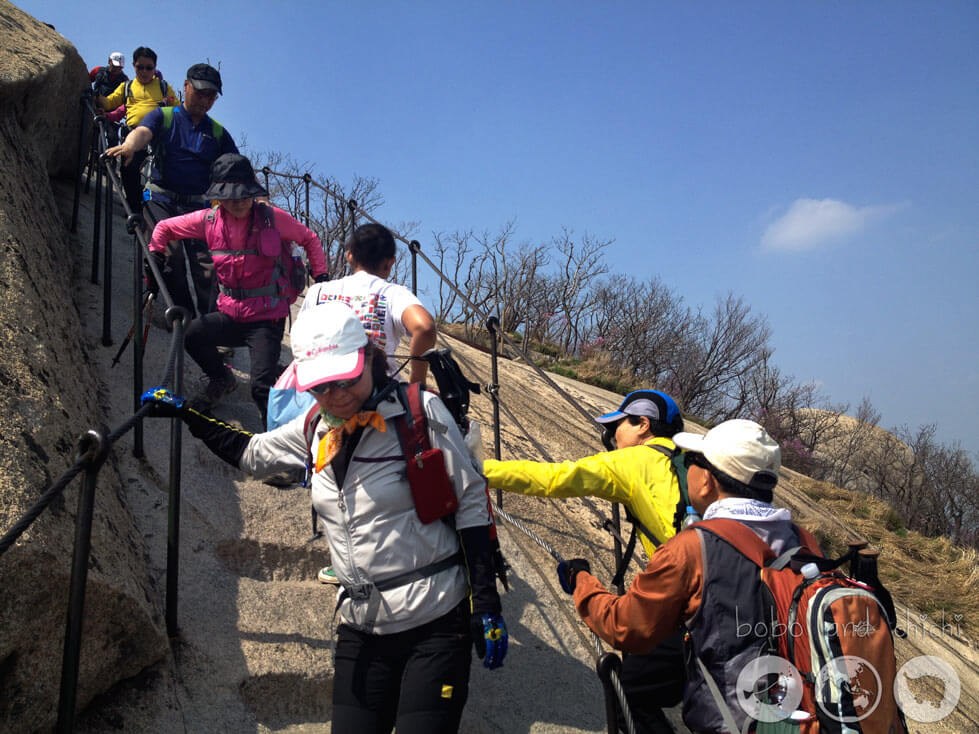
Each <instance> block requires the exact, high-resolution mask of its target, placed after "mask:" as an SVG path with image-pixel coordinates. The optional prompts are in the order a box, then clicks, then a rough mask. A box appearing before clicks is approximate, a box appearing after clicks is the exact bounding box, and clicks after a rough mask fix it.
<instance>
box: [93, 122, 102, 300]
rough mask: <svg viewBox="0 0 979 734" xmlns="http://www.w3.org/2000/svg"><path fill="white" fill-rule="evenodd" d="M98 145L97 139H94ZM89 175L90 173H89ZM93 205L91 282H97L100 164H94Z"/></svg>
mask: <svg viewBox="0 0 979 734" xmlns="http://www.w3.org/2000/svg"><path fill="white" fill-rule="evenodd" d="M96 145H98V141H96ZM90 175H91V174H90ZM93 201H94V202H95V206H94V207H93V209H94V212H93V217H92V219H93V223H92V283H93V284H94V285H98V282H99V228H100V227H101V226H102V166H101V164H100V163H97V164H96V166H95V199H94V200H93Z"/></svg>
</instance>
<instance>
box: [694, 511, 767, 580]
mask: <svg viewBox="0 0 979 734" xmlns="http://www.w3.org/2000/svg"><path fill="white" fill-rule="evenodd" d="M690 527H694V528H700V529H701V530H705V531H707V532H709V533H710V534H712V535H716V536H717V537H718V538H720V539H721V540H723V541H725V542H726V543H727V544H728V545H730V546H732V547H733V548H734V549H735V550H736V551H738V552H739V553H740V554H741V555H743V556H744V557H745V558H747V559H748V560H749V561H751V562H752V563H754V564H755V565H756V566H758V567H759V568H765V566H766V565H768V563H769V562H770V561H771V560H772V559H773V558H775V551H773V550H772V549H771V547H769V545H768V543H766V542H765V541H764V540H762V539H761V538H759V537H758V536H757V535H756V534H755V532H754V531H753V530H752V529H751V528H749V527H748V526H747V525H745V524H744V523H741V522H738V521H737V520H731V519H729V518H720V517H718V518H715V519H713V520H701V521H700V522H698V523H695V524H694V525H691V526H690Z"/></svg>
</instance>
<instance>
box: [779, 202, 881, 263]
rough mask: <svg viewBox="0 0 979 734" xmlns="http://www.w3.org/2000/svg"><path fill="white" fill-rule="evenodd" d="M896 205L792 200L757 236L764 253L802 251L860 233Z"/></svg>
mask: <svg viewBox="0 0 979 734" xmlns="http://www.w3.org/2000/svg"><path fill="white" fill-rule="evenodd" d="M899 208H900V206H897V205H890V204H888V205H885V206H864V207H855V206H853V205H852V204H847V203H846V202H845V201H837V200H836V199H796V200H795V201H794V202H792V206H790V207H789V210H788V211H787V212H786V213H785V214H784V215H782V216H781V217H779V218H778V219H776V220H775V221H774V222H772V223H771V224H770V225H768V229H766V230H765V234H763V235H762V237H761V244H762V248H763V249H765V250H783V251H788V252H802V251H804V250H814V249H816V248H817V247H820V246H821V245H824V244H827V243H829V242H832V241H834V240H839V239H842V238H843V237H846V236H848V235H852V234H855V233H857V232H861V231H862V230H864V229H865V228H866V227H867V225H868V224H870V223H871V222H873V221H876V220H879V219H883V218H884V217H888V216H890V215H891V214H893V213H894V212H895V211H897V210H898V209H899Z"/></svg>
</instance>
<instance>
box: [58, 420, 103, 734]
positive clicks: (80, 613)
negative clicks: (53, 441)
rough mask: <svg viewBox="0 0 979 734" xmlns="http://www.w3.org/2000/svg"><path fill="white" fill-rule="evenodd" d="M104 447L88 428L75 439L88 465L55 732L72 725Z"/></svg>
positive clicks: (77, 526) (73, 562) (78, 522)
mask: <svg viewBox="0 0 979 734" xmlns="http://www.w3.org/2000/svg"><path fill="white" fill-rule="evenodd" d="M108 449H109V447H108V444H107V443H106V442H105V439H104V438H103V437H102V435H101V434H100V433H98V432H96V431H88V432H87V433H85V434H84V435H83V436H82V437H81V438H80V439H79V441H78V453H79V454H80V455H81V458H84V459H85V460H86V462H87V464H88V466H87V467H86V468H85V478H84V481H83V482H82V488H81V491H80V492H79V494H78V513H77V515H76V516H75V548H74V551H73V553H72V557H71V590H70V592H69V596H68V618H67V621H66V622H65V646H64V654H63V655H62V658H61V691H60V694H59V697H58V724H57V731H59V732H70V731H71V730H72V726H73V724H74V718H75V701H76V698H77V693H78V664H79V658H80V652H81V646H82V623H83V621H84V618H85V584H86V582H87V581H88V559H89V554H90V552H91V549H92V517H93V513H94V508H95V485H96V480H97V479H98V474H99V469H101V468H102V464H103V462H104V461H105V457H106V455H107V452H108Z"/></svg>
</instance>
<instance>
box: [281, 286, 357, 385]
mask: <svg viewBox="0 0 979 734" xmlns="http://www.w3.org/2000/svg"><path fill="white" fill-rule="evenodd" d="M290 340H291V342H292V356H293V358H294V362H295V365H296V387H297V388H298V389H299V390H300V391H305V390H308V389H309V388H311V387H312V386H313V385H318V384H320V383H321V382H327V381H330V380H346V379H349V378H351V377H356V376H357V375H359V374H360V373H361V372H362V371H363V369H364V347H365V346H367V332H365V331H364V326H363V324H361V323H360V319H359V318H357V314H356V313H354V311H353V309H351V308H350V307H349V306H347V305H345V304H343V303H340V302H338V301H331V302H327V303H324V304H321V305H319V306H316V307H314V308H310V309H306V310H304V311H300V312H299V316H297V317H296V321H295V323H293V325H292V332H291V333H290Z"/></svg>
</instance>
